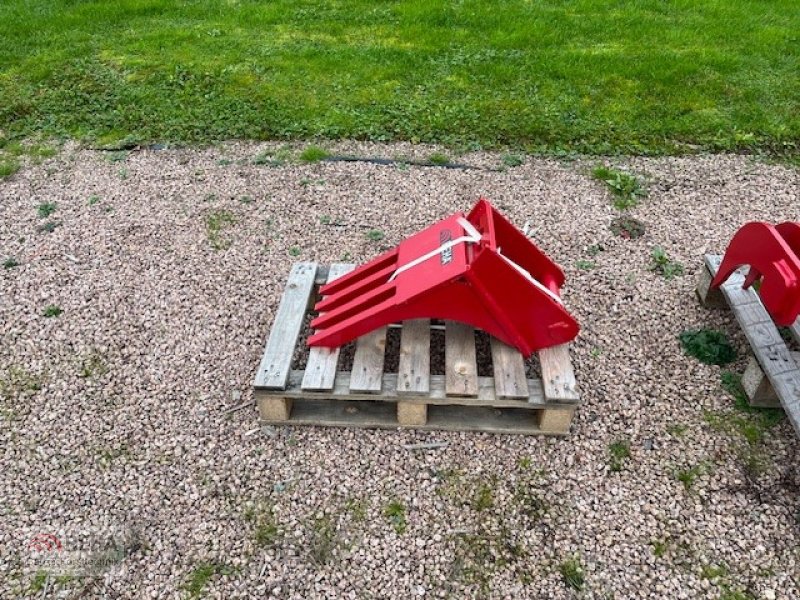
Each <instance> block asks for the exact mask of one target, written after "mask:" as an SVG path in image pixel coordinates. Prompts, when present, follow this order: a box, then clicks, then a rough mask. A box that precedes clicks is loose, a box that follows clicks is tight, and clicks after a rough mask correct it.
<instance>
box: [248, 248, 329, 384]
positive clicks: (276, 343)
mask: <svg viewBox="0 0 800 600" xmlns="http://www.w3.org/2000/svg"><path fill="white" fill-rule="evenodd" d="M316 273H317V265H316V263H295V264H294V265H293V266H292V270H291V271H290V273H289V279H288V280H287V282H286V288H285V289H284V291H283V297H282V298H281V302H280V305H279V306H278V312H277V313H276V314H275V320H274V322H273V324H272V331H271V332H270V335H269V339H268V340H267V345H266V347H265V349H264V355H263V357H262V358H261V364H260V365H259V367H258V372H257V373H256V378H255V382H254V383H253V385H254V387H256V388H263V389H283V388H284V387H286V381H287V379H288V377H289V369H290V368H291V366H292V355H293V354H294V347H295V345H296V344H297V338H298V336H299V335H300V328H301V327H302V325H303V317H304V315H305V311H306V307H307V306H308V301H309V298H310V297H311V291H312V290H313V288H314V277H315V276H316Z"/></svg>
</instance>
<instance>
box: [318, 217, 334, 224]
mask: <svg viewBox="0 0 800 600" xmlns="http://www.w3.org/2000/svg"><path fill="white" fill-rule="evenodd" d="M319 222H320V225H330V224H331V218H330V217H329V216H328V215H321V216H320V218H319Z"/></svg>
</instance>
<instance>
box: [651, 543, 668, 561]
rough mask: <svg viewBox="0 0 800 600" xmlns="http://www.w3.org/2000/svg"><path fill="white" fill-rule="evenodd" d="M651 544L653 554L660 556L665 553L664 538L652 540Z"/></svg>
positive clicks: (665, 544)
mask: <svg viewBox="0 0 800 600" xmlns="http://www.w3.org/2000/svg"><path fill="white" fill-rule="evenodd" d="M650 545H651V546H653V556H655V557H656V558H661V557H662V556H664V555H665V554H666V553H667V542H666V541H664V540H653V541H652V542H651V544H650Z"/></svg>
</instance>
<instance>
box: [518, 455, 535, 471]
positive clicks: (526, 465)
mask: <svg viewBox="0 0 800 600" xmlns="http://www.w3.org/2000/svg"><path fill="white" fill-rule="evenodd" d="M518 464H519V468H520V469H522V470H523V471H527V470H528V469H530V468H531V467H532V466H533V459H531V457H530V456H523V457H522V458H520V459H519V463H518Z"/></svg>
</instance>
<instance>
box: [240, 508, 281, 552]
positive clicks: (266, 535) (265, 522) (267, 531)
mask: <svg viewBox="0 0 800 600" xmlns="http://www.w3.org/2000/svg"><path fill="white" fill-rule="evenodd" d="M243 517H244V520H245V521H246V522H248V523H250V524H251V525H252V526H253V541H254V542H255V543H256V545H257V546H259V547H261V548H266V547H269V546H272V545H273V544H275V542H276V541H277V540H278V537H279V536H280V533H281V532H280V528H279V527H278V524H277V523H276V522H275V517H274V515H273V513H272V505H271V504H269V503H266V502H258V503H256V504H250V505H248V506H247V507H246V508H245V510H244V513H243Z"/></svg>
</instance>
